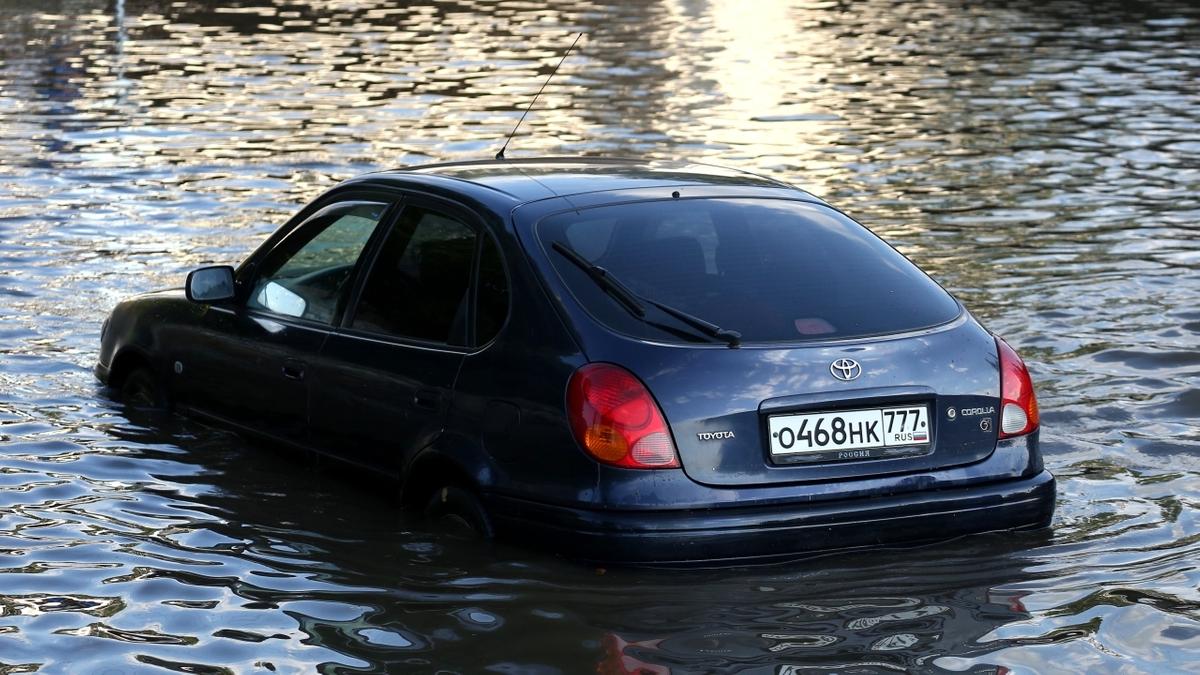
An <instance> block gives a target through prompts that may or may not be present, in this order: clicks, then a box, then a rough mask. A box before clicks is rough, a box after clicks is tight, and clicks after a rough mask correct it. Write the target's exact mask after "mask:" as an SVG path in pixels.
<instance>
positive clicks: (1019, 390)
mask: <svg viewBox="0 0 1200 675" xmlns="http://www.w3.org/2000/svg"><path fill="white" fill-rule="evenodd" d="M996 349H997V350H998V351H999V352H1000V438H1012V437H1013V436H1022V435H1024V434H1027V433H1029V432H1031V431H1033V430H1034V429H1037V427H1038V405H1037V396H1035V395H1034V393H1033V380H1031V379H1030V378H1029V370H1028V369H1026V368H1025V362H1024V361H1022V360H1021V357H1020V356H1017V352H1016V351H1014V350H1013V348H1012V347H1009V346H1008V343H1007V342H1005V341H1004V340H1001V339H1000V338H996Z"/></svg>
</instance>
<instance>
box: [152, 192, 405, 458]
mask: <svg viewBox="0 0 1200 675" xmlns="http://www.w3.org/2000/svg"><path fill="white" fill-rule="evenodd" d="M390 208H391V203H390V202H389V201H386V200H380V199H364V198H361V197H344V198H340V199H338V198H335V199H334V201H332V203H329V204H328V205H326V206H324V207H322V208H320V209H319V210H318V211H317V212H316V213H314V214H313V215H311V216H310V217H308V218H307V219H305V221H304V222H303V223H301V224H300V225H298V226H297V227H295V228H293V229H292V230H291V231H290V232H289V233H287V234H286V236H284V237H283V238H281V239H279V240H278V241H277V242H276V243H275V244H274V245H273V246H272V247H271V248H270V249H269V250H268V251H266V252H260V254H258V255H257V256H256V258H255V259H253V260H252V262H253V264H254V272H253V275H252V276H251V277H250V278H249V279H248V280H247V282H246V286H247V288H246V290H245V291H244V292H243V295H242V298H241V300H240V302H238V303H234V304H233V305H232V306H219V305H213V306H212V307H210V308H208V312H207V314H206V316H205V317H204V320H203V327H202V329H201V330H200V331H199V333H200V339H199V340H198V342H197V343H196V344H195V345H194V348H193V349H191V350H190V352H191V353H190V355H189V357H188V360H189V362H187V363H180V364H178V365H177V366H176V370H177V371H181V372H180V374H179V375H178V376H177V377H178V379H180V380H181V381H185V382H186V384H185V386H184V387H183V391H184V393H185V397H184V398H185V400H184V404H185V405H186V406H187V407H190V408H192V409H193V410H196V411H197V412H200V413H201V414H204V415H207V416H210V417H214V418H217V419H219V420H221V421H223V422H226V423H229V424H232V425H234V426H238V427H241V428H243V429H245V430H247V431H251V432H254V433H258V434H263V435H267V436H270V437H273V438H277V439H280V440H284V441H289V442H293V443H301V444H303V443H306V441H307V423H308V382H307V380H308V375H309V368H310V364H311V362H312V360H313V359H315V358H316V356H317V355H318V353H319V352H320V350H321V346H322V345H323V344H324V343H325V340H326V338H327V336H328V335H329V333H330V331H331V330H332V328H333V326H334V325H335V324H336V323H337V321H338V320H339V319H340V318H341V316H342V314H343V313H344V312H345V308H346V302H347V299H348V297H349V293H350V290H351V289H352V288H353V286H354V282H355V279H356V275H357V273H358V269H359V265H360V263H361V260H362V258H363V257H364V255H363V254H364V251H366V250H367V244H368V242H369V241H370V240H371V237H372V236H373V234H374V233H375V230H376V229H377V227H378V225H379V223H380V222H381V221H382V220H383V219H384V217H385V215H386V214H387V213H388V211H389V209H390Z"/></svg>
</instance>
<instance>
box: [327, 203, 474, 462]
mask: <svg viewBox="0 0 1200 675" xmlns="http://www.w3.org/2000/svg"><path fill="white" fill-rule="evenodd" d="M477 225H478V222H477V220H476V219H475V217H474V216H473V215H472V214H471V213H470V212H468V211H466V210H464V209H459V208H456V207H454V206H453V205H451V204H448V203H443V202H441V201H440V200H432V199H428V198H417V197H412V198H406V199H405V202H404V206H403V209H402V211H401V212H400V215H399V217H398V218H397V219H396V222H395V223H394V224H393V225H392V227H391V228H390V229H389V230H388V232H387V233H386V235H384V236H383V237H382V238H381V242H380V245H379V246H378V247H377V248H378V251H377V253H376V255H375V257H374V260H373V261H372V262H371V265H370V267H369V268H368V269H369V271H368V272H367V274H366V275H365V278H364V280H363V281H362V283H361V284H360V286H359V288H358V289H357V291H356V296H355V299H354V301H353V303H352V307H351V308H350V310H349V311H348V312H347V314H346V316H345V317H344V318H343V320H342V322H341V326H340V327H339V328H338V329H337V330H336V331H334V332H333V333H332V334H330V336H329V338H328V339H327V340H326V341H325V345H324V347H323V348H322V349H321V354H320V357H319V358H318V359H317V361H316V363H315V364H314V368H313V381H312V385H313V386H312V402H311V405H312V411H313V418H312V428H313V437H314V441H315V442H316V443H318V444H319V445H321V446H322V447H324V448H328V449H331V450H334V451H336V452H337V453H338V454H340V455H341V456H342V457H344V458H346V459H349V460H351V461H355V462H358V463H361V464H365V465H369V466H372V467H375V468H379V469H383V470H385V471H389V472H392V471H395V470H397V469H398V468H399V466H400V465H401V463H402V461H403V458H404V457H405V456H406V455H407V453H409V452H411V451H413V450H416V449H419V448H422V447H425V446H427V445H428V444H429V443H431V442H432V441H433V440H434V439H435V438H436V437H437V435H438V434H439V433H440V432H441V430H442V426H443V423H444V419H445V415H446V411H447V409H448V408H449V406H450V401H451V396H452V392H453V385H454V379H455V376H456V375H457V373H458V369H459V366H460V365H461V363H462V359H463V355H464V354H465V353H466V351H467V346H468V337H469V332H470V331H469V325H470V324H469V322H470V316H469V314H470V311H471V310H470V307H471V292H470V291H471V288H472V272H473V269H474V264H475V263H474V261H475V258H476V255H477V253H476V251H477V248H478V241H479V238H478V236H479V235H478V232H479V228H478V227H477Z"/></svg>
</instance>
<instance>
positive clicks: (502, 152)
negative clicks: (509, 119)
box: [496, 33, 583, 159]
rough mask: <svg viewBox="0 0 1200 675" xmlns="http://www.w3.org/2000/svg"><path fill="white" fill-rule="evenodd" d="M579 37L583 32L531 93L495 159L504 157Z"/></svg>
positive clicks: (581, 35) (581, 34)
mask: <svg viewBox="0 0 1200 675" xmlns="http://www.w3.org/2000/svg"><path fill="white" fill-rule="evenodd" d="M581 37H583V33H580V34H579V35H576V36H575V41H574V42H572V43H571V46H570V47H567V51H565V52H563V55H562V59H560V60H559V62H558V65H557V66H554V70H552V71H550V77H547V78H546V81H545V82H543V83H542V88H541V89H538V92H537V93H536V94H534V95H533V100H532V101H530V102H529V107H527V108H525V112H523V113H521V119H519V120H517V125H516V126H514V127H513V130H512V131H511V132H509V134H508V138H506V139H504V145H503V146H502V147H501V148H500V152H497V153H496V159H505V157H504V151H505V149H507V148H508V142H509V141H511V140H512V139H513V136H515V135H516V134H517V129H520V128H521V123H522V122H524V121H525V116H526V115H528V114H529V111H530V110H533V104H534V103H537V100H538V97H539V96H541V95H542V92H543V91H544V90H545V89H546V85H548V84H550V80H552V79H554V75H555V73H557V72H558V69H559V68H561V67H562V64H563V61H566V60H567V57H568V56H570V55H571V50H572V49H575V45H576V44H578V43H579V38H581Z"/></svg>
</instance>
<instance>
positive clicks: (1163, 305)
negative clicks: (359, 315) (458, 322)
mask: <svg viewBox="0 0 1200 675" xmlns="http://www.w3.org/2000/svg"><path fill="white" fill-rule="evenodd" d="M316 4H318V5H322V8H321V9H313V8H312V7H309V6H307V4H292V3H290V2H287V1H286V0H253V1H251V0H247V1H246V2H245V3H244V4H237V5H228V6H212V5H210V3H207V2H199V1H195V0H185V1H182V2H167V1H165V0H163V1H144V0H129V1H128V2H122V0H116V1H115V3H114V2H109V3H107V4H105V3H103V2H89V1H87V0H45V1H43V2H37V3H32V2H16V1H13V0H5V1H3V2H0V31H2V37H0V50H2V52H0V59H2V61H0V261H2V265H0V443H2V447H0V573H2V574H0V672H2V673H12V672H29V671H40V672H48V673H49V672H53V673H81V672H98V673H131V672H143V671H144V672H164V671H180V672H192V673H224V672H237V673H242V672H298V671H312V670H319V671H322V672H360V671H375V672H379V671H384V670H389V671H393V672H408V671H413V672H431V671H436V670H439V669H442V670H445V671H457V672H483V671H485V670H487V671H490V672H532V673H556V672H561V673H583V672H595V671H596V670H597V669H599V671H600V672H605V673H609V672H625V671H624V670H622V669H625V670H628V671H631V672H648V673H665V672H668V671H670V672H693V671H700V672H704V671H711V670H742V669H744V670H748V671H751V672H796V673H799V672H810V671H815V672H823V671H833V670H836V671H838V672H846V673H849V672H879V671H888V670H894V671H901V670H916V671H938V672H959V671H969V672H1005V671H1002V670H1000V668H1001V667H1002V668H1005V669H1008V670H1009V671H1012V672H1043V671H1075V672H1110V671H1117V670H1122V671H1126V672H1128V671H1142V672H1156V673H1157V672H1181V671H1191V672H1197V671H1198V670H1200V591H1198V586H1200V569H1198V568H1200V508H1198V504H1200V422H1198V417H1200V275H1198V273H1197V268H1198V267H1200V245H1198V243H1200V230H1198V226H1197V223H1200V197H1198V195H1200V8H1198V7H1197V6H1196V5H1195V4H1194V3H1188V2H1145V3H1129V4H1123V3H1111V2H1108V3H1103V2H1102V3H1092V2H1078V3H1059V2H1033V1H1031V2H1012V3H1005V2H996V3H986V4H984V3H969V2H935V1H933V0H927V1H925V2H921V3H911V4H895V3H890V2H865V3H858V2H856V3H842V2H796V3H786V2H774V1H762V2H760V1H758V0H755V2H753V3H750V2H739V1H737V0H713V1H711V2H708V1H705V0H677V1H665V2H646V3H618V2H613V3H611V4H606V3H603V2H591V1H588V0H580V1H578V2H564V3H554V4H551V6H548V7H547V6H544V4H543V3H540V2H517V1H511V2H495V3H492V2H474V1H471V0H464V1H459V2H444V3H435V4H430V5H427V6H416V5H414V6H411V7H404V6H392V5H390V4H387V3H383V2H371V1H370V0H362V1H356V0H338V1H337V2H328V3H316ZM576 30H584V31H586V32H587V33H588V36H587V38H586V39H585V40H584V41H583V43H582V52H581V53H580V54H579V55H578V56H575V57H572V59H571V60H570V61H568V62H567V65H566V66H564V68H563V71H562V73H561V74H560V78H559V79H558V81H557V82H556V83H555V84H554V85H553V86H552V87H551V88H550V89H549V90H548V91H547V92H546V94H545V95H544V97H543V98H542V101H541V104H540V106H539V107H540V110H538V111H537V112H535V113H534V114H533V115H531V117H530V119H529V120H528V121H527V124H526V125H525V127H524V129H523V131H522V134H521V135H520V136H519V137H518V138H517V139H516V141H514V144H513V146H512V147H511V148H510V150H509V154H510V156H529V155H533V154H539V153H561V154H579V153H584V154H635V155H648V156H651V157H664V158H680V157H685V158H695V159H704V160H710V161H714V162H718V163H723V164H728V165H733V166H738V167H745V168H750V169H754V170H760V171H763V172H766V173H770V174H772V175H776V176H780V177H783V178H785V179H789V180H792V181H795V182H797V183H799V184H801V185H804V186H807V187H809V188H810V189H811V190H812V191H814V192H816V193H818V194H820V195H822V196H824V197H826V198H828V199H829V200H831V201H833V202H834V203H835V204H838V205H840V206H842V207H844V208H845V209H846V210H848V211H849V212H851V213H852V214H854V215H855V216H857V217H858V218H860V219H861V220H863V221H865V222H866V223H868V224H870V225H871V226H872V227H873V228H875V229H876V230H877V231H878V232H880V233H881V234H883V235H884V236H886V237H887V238H888V239H890V240H891V241H892V242H894V243H895V244H897V245H898V246H900V247H901V248H902V249H903V250H904V251H905V252H907V253H908V254H909V255H911V256H912V257H913V258H914V259H916V260H917V261H918V262H919V263H920V264H921V265H922V266H924V267H925V268H926V269H927V270H929V271H930V272H931V273H932V274H933V275H934V276H935V277H936V278H938V279H939V280H940V281H942V282H943V283H944V284H945V285H947V286H948V287H949V288H951V289H952V290H953V291H954V292H956V293H957V294H958V295H959V296H960V297H962V298H963V299H964V300H966V301H967V303H968V304H969V305H970V306H971V307H972V308H973V309H974V310H975V312H976V313H977V314H978V315H979V316H980V318H981V319H982V320H983V321H984V322H985V323H987V324H988V326H989V327H991V328H992V329H993V330H995V331H997V332H999V333H1002V334H1004V335H1006V336H1008V338H1009V339H1010V340H1011V341H1012V342H1013V343H1014V344H1015V345H1016V346H1017V347H1018V348H1019V349H1020V350H1021V351H1022V352H1023V353H1024V354H1025V355H1026V357H1027V360H1028V361H1029V362H1030V367H1031V369H1032V370H1033V372H1034V376H1035V378H1036V379H1037V381H1038V383H1039V389H1040V395H1041V400H1042V405H1043V408H1044V410H1045V413H1044V431H1043V432H1042V439H1043V443H1044V447H1045V451H1046V455H1047V464H1048V465H1049V466H1050V467H1051V468H1052V469H1053V470H1054V472H1055V473H1057V474H1058V476H1059V479H1060V483H1059V486H1060V487H1059V490H1060V492H1059V508H1058V513H1057V516H1056V518H1055V521H1054V528H1053V532H1052V533H1051V534H1049V535H1045V536H1038V535H1033V536H1011V535H1005V536H998V535H988V536H982V537H976V538H971V539H968V540H965V541H960V542H956V543H951V544H946V545H941V546H936V547H930V548H923V549H918V550H906V551H890V550H889V551H883V552H879V551H876V552H871V553H855V554H836V555H826V556H822V557H819V558H815V559H812V560H807V561H801V562H797V563H794V564H789V565H783V566H777V567H770V568H757V569H734V570H717V571H672V572H662V571H637V570H608V571H604V572H603V573H602V571H600V570H596V569H594V568H591V567H586V566H580V565H576V564H572V563H568V562H563V561H560V560H557V559H555V558H552V557H547V556H541V555H537V554H532V553H528V552H524V551H520V550H513V549H510V548H506V547H503V546H500V547H495V548H480V547H478V546H472V545H470V544H467V543H463V542H458V541H456V540H454V539H451V538H448V537H446V536H444V535H442V534H439V533H437V532H434V531H430V530H429V529H426V528H424V527H423V526H422V525H421V524H419V523H415V522H412V521H411V520H409V519H406V518H405V517H403V516H402V515H401V514H400V513H398V511H397V510H396V509H395V508H394V507H393V506H392V504H391V502H390V501H389V498H388V495H387V494H386V491H384V490H375V491H370V490H367V491H364V490H362V489H361V487H360V485H359V484H358V482H357V481H354V480H351V479H348V478H345V477H339V476H337V475H330V474H329V473H328V472H326V471H325V470H324V469H323V468H322V467H318V466H316V465H315V464H314V463H313V462H312V461H311V460H307V459H300V460H296V459H294V458H291V459H290V458H287V457H282V456H279V455H275V454H271V453H269V452H266V451H263V450H261V449H259V448H256V447H254V446H252V445H250V444H248V443H246V442H244V441H242V440H240V439H239V438H237V437H235V436H232V435H230V434H227V433H225V432H221V431H218V430H214V429H210V428H207V427H205V426H202V425H199V424H196V423H193V422H188V421H186V420H182V419H169V420H165V421H164V420H146V419H139V418H137V417H136V416H135V415H131V414H130V413H127V412H126V411H125V410H124V409H123V408H122V406H121V405H119V404H117V403H115V402H114V401H112V400H111V399H110V398H109V397H108V396H107V395H106V394H105V393H104V392H103V391H101V390H100V389H99V388H98V387H97V385H96V383H95V382H94V380H93V379H92V376H91V373H90V369H91V367H92V365H93V363H94V361H95V358H96V349H97V343H98V333H99V330H98V329H99V324H100V321H101V319H102V318H103V317H104V316H105V314H106V313H107V311H108V310H109V308H110V307H111V306H112V305H113V303H114V302H116V300H117V299H118V298H121V297H124V296H127V295H129V294H132V293H134V292H138V291H143V290H149V289H153V288H158V287H163V286H169V285H178V284H179V283H180V281H181V280H182V276H183V274H184V273H185V272H186V271H187V270H188V269H189V268H192V267H194V266H197V265H199V264H202V263H207V262H233V261H237V260H239V259H240V258H241V257H242V256H244V255H245V254H246V253H247V252H248V251H249V250H250V249H251V248H252V247H253V246H254V245H255V243H256V242H258V241H259V240H260V239H261V238H262V237H263V236H264V235H265V234H266V233H268V232H269V231H271V230H272V229H274V228H275V227H276V226H277V225H278V224H280V223H281V222H282V221H283V220H284V219H285V218H286V217H287V216H288V215H289V213H290V212H292V211H293V210H294V209H295V208H297V206H298V205H300V204H301V203H303V202H304V201H306V200H308V199H310V198H312V197H313V196H315V195H316V194H318V193H319V192H320V191H321V190H323V189H324V188H326V187H328V186H330V185H332V184H333V183H334V182H335V181H337V180H340V179H341V178H344V177H348V176H350V175H352V174H356V173H360V172H363V171H367V170H371V169H376V168H384V167H393V166H398V165H402V164H410V163H417V162H424V161H430V160H434V159H461V158H479V157H485V156H489V155H490V154H491V153H493V152H494V151H495V149H496V148H497V146H498V144H499V141H500V138H501V137H502V136H503V134H504V133H506V132H507V131H508V129H509V128H510V126H511V124H512V122H513V121H514V119H515V118H516V116H517V115H518V114H519V107H520V106H521V105H523V104H524V103H525V102H526V101H528V96H529V95H530V93H531V92H532V91H533V90H534V89H535V88H536V86H537V85H539V84H540V81H541V78H543V77H544V76H545V74H546V73H548V72H549V68H550V66H552V65H553V63H554V62H555V61H556V60H557V59H556V55H557V53H558V52H559V50H561V48H563V47H564V46H565V44H567V42H568V41H569V37H568V33H569V32H570V31H576ZM787 666H794V668H795V669H794V670H790V671H789V670H787ZM642 667H644V668H645V669H646V670H644V671H638V668H642Z"/></svg>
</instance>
